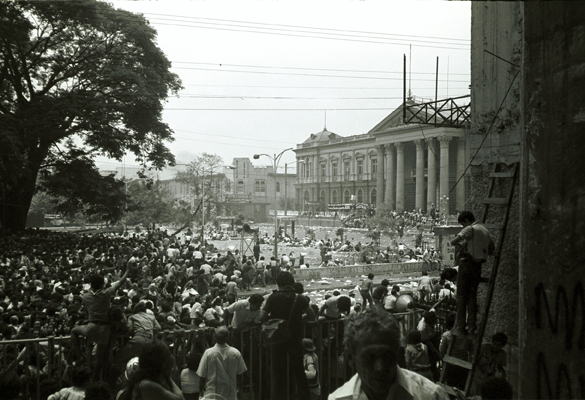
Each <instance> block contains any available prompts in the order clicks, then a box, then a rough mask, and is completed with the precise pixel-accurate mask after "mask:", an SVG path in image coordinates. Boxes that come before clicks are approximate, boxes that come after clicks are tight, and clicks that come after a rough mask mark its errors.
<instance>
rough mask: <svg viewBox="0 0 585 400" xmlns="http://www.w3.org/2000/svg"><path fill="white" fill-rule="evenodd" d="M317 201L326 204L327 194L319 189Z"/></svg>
mask: <svg viewBox="0 0 585 400" xmlns="http://www.w3.org/2000/svg"><path fill="white" fill-rule="evenodd" d="M319 202H320V203H322V204H327V194H326V193H325V191H324V190H321V196H319Z"/></svg>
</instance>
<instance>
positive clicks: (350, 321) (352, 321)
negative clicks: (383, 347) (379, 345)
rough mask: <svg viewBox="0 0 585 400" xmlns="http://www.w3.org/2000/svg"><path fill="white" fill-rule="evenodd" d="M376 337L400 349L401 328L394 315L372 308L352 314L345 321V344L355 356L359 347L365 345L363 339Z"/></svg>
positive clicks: (347, 349)
mask: <svg viewBox="0 0 585 400" xmlns="http://www.w3.org/2000/svg"><path fill="white" fill-rule="evenodd" d="M366 335H368V336H369V335H375V336H377V337H378V338H379V339H380V341H383V342H384V343H385V344H388V345H390V346H391V347H392V348H394V349H396V354H398V349H399V348H400V326H398V323H397V322H396V320H395V319H394V317H393V316H392V314H390V313H388V312H386V311H383V310H380V309H379V308H370V309H367V310H366V311H365V312H360V313H354V314H350V315H349V317H348V318H347V319H346V320H345V335H344V343H345V349H346V351H347V352H348V353H349V354H350V355H352V356H354V355H355V350H356V348H357V346H358V345H360V344H362V343H363V337H364V336H366Z"/></svg>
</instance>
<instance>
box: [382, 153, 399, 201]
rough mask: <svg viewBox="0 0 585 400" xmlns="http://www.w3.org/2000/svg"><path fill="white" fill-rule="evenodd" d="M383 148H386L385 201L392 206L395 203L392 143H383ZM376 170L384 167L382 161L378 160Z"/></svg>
mask: <svg viewBox="0 0 585 400" xmlns="http://www.w3.org/2000/svg"><path fill="white" fill-rule="evenodd" d="M384 149H385V150H386V156H387V159H386V165H385V166H386V196H385V198H386V202H387V203H388V204H389V205H390V207H391V208H394V206H395V204H396V175H395V171H394V145H392V144H391V143H388V144H385V145H384ZM378 160H380V159H378ZM382 160H383V159H382ZM378 164H379V165H378V170H380V169H382V170H383V167H384V162H383V161H378Z"/></svg>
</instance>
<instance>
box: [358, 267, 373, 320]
mask: <svg viewBox="0 0 585 400" xmlns="http://www.w3.org/2000/svg"><path fill="white" fill-rule="evenodd" d="M373 288H374V274H372V273H371V272H370V273H369V274H368V277H367V279H364V280H363V281H362V283H361V284H360V294H361V295H362V299H363V300H362V303H363V306H364V311H366V306H367V305H368V304H369V305H370V308H372V307H374V300H373V299H372V289H373Z"/></svg>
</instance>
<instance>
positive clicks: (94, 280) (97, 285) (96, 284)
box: [89, 274, 105, 290]
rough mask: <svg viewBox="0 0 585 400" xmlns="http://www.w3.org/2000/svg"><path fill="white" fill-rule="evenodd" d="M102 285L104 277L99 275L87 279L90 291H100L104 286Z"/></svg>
mask: <svg viewBox="0 0 585 400" xmlns="http://www.w3.org/2000/svg"><path fill="white" fill-rule="evenodd" d="M104 283H105V279H104V277H103V276H101V275H99V274H92V275H91V276H90V277H89V285H90V286H91V289H92V290H100V289H101V288H102V287H103V286H104Z"/></svg>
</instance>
